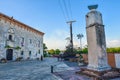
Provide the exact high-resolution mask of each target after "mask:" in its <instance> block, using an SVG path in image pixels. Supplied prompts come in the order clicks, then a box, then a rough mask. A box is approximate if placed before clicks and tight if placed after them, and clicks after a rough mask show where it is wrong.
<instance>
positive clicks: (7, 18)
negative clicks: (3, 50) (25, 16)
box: [0, 13, 44, 35]
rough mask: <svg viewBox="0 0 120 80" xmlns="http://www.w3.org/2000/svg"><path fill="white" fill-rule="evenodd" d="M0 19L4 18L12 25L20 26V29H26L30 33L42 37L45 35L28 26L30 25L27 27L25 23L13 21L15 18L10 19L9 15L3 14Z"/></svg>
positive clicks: (0, 14)
mask: <svg viewBox="0 0 120 80" xmlns="http://www.w3.org/2000/svg"><path fill="white" fill-rule="evenodd" d="M0 18H3V19H5V20H7V21H9V22H10V23H13V24H16V25H19V27H22V28H25V29H27V30H29V31H32V32H35V33H37V34H40V35H44V33H43V32H41V31H39V30H37V29H34V28H32V27H31V26H28V25H26V24H24V23H22V22H20V21H18V20H16V19H13V17H9V16H7V15H5V14H3V13H0Z"/></svg>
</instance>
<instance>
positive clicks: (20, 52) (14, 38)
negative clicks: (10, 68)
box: [0, 13, 44, 60]
mask: <svg viewBox="0 0 120 80" xmlns="http://www.w3.org/2000/svg"><path fill="white" fill-rule="evenodd" d="M43 35H44V33H43V32H40V31H38V30H36V29H34V28H32V27H30V26H28V25H26V24H24V23H22V22H19V21H17V20H15V19H13V17H9V16H7V15H5V14H2V13H0V59H2V58H5V59H7V60H16V59H17V58H20V57H21V58H22V59H35V58H42V56H43Z"/></svg>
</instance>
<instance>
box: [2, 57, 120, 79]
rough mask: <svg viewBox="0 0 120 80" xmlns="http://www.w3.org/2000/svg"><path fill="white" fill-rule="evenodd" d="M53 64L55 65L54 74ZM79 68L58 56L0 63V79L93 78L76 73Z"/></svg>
mask: <svg viewBox="0 0 120 80" xmlns="http://www.w3.org/2000/svg"><path fill="white" fill-rule="evenodd" d="M51 65H54V73H53V74H52V73H51V68H50V67H51ZM77 70H79V67H78V66H77V63H72V62H65V61H64V62H63V61H57V59H56V58H45V59H44V60H43V61H38V60H31V61H20V62H8V63H0V80H93V79H92V78H89V77H87V76H80V75H76V74H74V73H75V71H77ZM115 80H120V79H115Z"/></svg>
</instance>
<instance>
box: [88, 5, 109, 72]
mask: <svg viewBox="0 0 120 80" xmlns="http://www.w3.org/2000/svg"><path fill="white" fill-rule="evenodd" d="M88 8H89V9H90V12H88V13H87V15H86V31H87V43H88V69H91V70H96V71H103V70H108V69H110V66H109V65H108V61H107V53H106V41H105V31H104V25H103V21H102V14H101V13H100V12H98V11H97V10H96V8H97V5H93V6H88Z"/></svg>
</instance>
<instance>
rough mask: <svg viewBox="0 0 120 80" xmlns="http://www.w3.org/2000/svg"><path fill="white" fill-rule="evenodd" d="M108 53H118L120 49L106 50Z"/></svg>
mask: <svg viewBox="0 0 120 80" xmlns="http://www.w3.org/2000/svg"><path fill="white" fill-rule="evenodd" d="M107 52H108V53H120V47H114V48H107Z"/></svg>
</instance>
